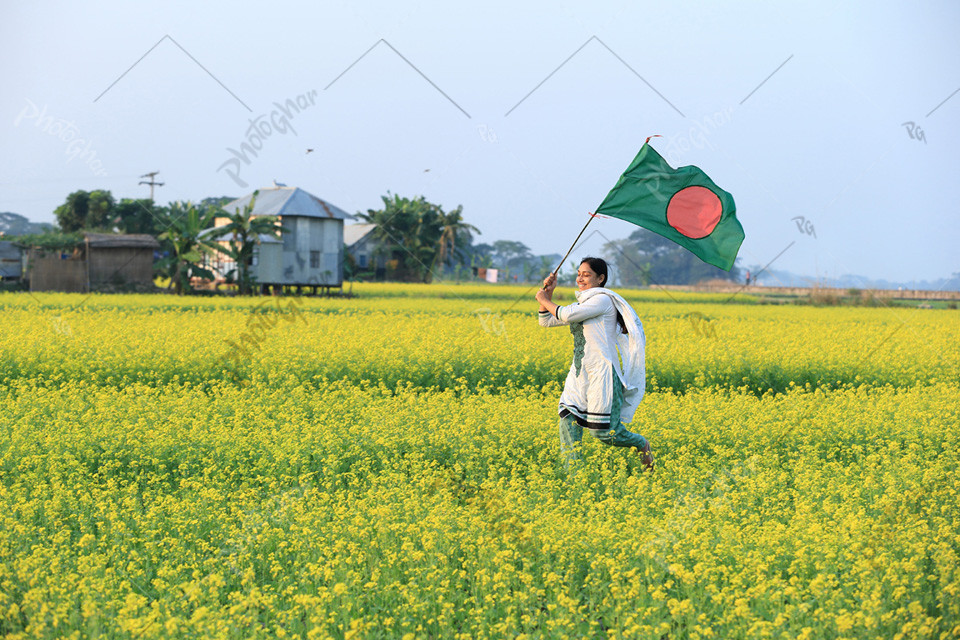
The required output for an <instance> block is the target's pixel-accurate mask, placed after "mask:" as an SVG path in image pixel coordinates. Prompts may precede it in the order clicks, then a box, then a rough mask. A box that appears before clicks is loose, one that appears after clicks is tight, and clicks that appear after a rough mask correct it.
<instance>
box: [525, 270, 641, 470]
mask: <svg viewBox="0 0 960 640" xmlns="http://www.w3.org/2000/svg"><path fill="white" fill-rule="evenodd" d="M606 283H607V263H606V262H605V261H603V260H602V259H600V258H584V259H583V261H582V262H581V263H580V268H579V269H578V270H577V292H576V297H577V302H576V303H575V304H571V305H565V306H558V305H556V304H554V302H553V299H552V298H553V291H554V289H556V287H557V276H556V274H551V275H550V276H548V277H547V279H546V280H544V281H543V289H541V290H540V291H538V292H537V296H536V298H537V301H538V302H539V303H540V326H542V327H560V326H569V327H570V333H572V334H573V363H572V364H571V365H570V371H569V372H568V373H567V380H566V382H565V383H564V386H563V393H562V394H561V395H560V445H561V448H562V449H563V452H564V454H565V456H566V458H567V463H568V464H569V462H570V461H571V460H576V459H577V458H579V457H580V456H579V451H578V448H579V444H580V441H581V440H582V438H583V430H584V429H586V430H587V431H588V432H589V433H590V435H592V436H593V437H594V438H597V439H598V440H600V441H601V442H603V443H605V444H608V445H612V446H615V447H635V448H636V449H637V450H638V451H640V452H641V454H642V455H643V466H644V468H645V469H647V470H653V454H652V453H651V451H650V442H649V441H648V440H647V439H646V438H644V437H643V436H641V435H639V434H637V433H632V432H630V431H628V430H627V428H626V427H625V426H623V422H622V421H626V422H630V421H631V420H632V419H633V414H634V413H635V412H636V410H637V406H638V405H639V404H640V400H642V399H643V392H644V387H645V384H646V369H645V363H644V348H645V346H646V340H645V338H644V335H643V325H642V324H641V323H640V318H639V317H637V314H636V312H635V311H634V310H633V308H632V307H631V306H630V305H629V304H628V303H627V301H626V300H624V299H623V298H622V297H620V296H619V295H618V294H616V293H614V292H613V291H610V290H609V289H606V288H604V285H605V284H606Z"/></svg>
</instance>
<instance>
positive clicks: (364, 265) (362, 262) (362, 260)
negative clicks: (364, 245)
mask: <svg viewBox="0 0 960 640" xmlns="http://www.w3.org/2000/svg"><path fill="white" fill-rule="evenodd" d="M359 257H360V268H361V269H366V268H367V254H365V253H361V254H360V256H359Z"/></svg>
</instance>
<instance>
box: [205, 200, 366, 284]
mask: <svg viewBox="0 0 960 640" xmlns="http://www.w3.org/2000/svg"><path fill="white" fill-rule="evenodd" d="M253 198H254V194H252V193H251V194H249V195H246V196H244V197H242V198H238V199H237V200H234V201H233V202H230V203H228V204H226V205H224V206H223V209H224V210H225V211H227V212H228V213H230V214H233V213H235V212H236V211H238V210H239V211H241V212H242V211H243V210H244V209H245V208H246V207H247V206H249V204H250V201H251V199H253ZM251 216H252V217H257V216H277V218H278V221H279V224H280V225H281V226H282V227H284V228H285V229H286V230H287V231H285V232H284V233H282V234H281V236H280V238H274V237H272V236H269V235H261V236H260V237H259V238H258V243H257V246H256V248H255V249H254V255H253V262H252V264H251V267H252V269H251V274H252V276H253V277H254V278H255V279H256V283H257V286H258V287H259V288H260V291H261V292H265V291H267V290H269V289H274V290H275V289H279V288H281V287H284V286H288V287H289V286H293V287H297V288H298V289H299V288H301V287H308V288H310V289H312V291H313V292H314V293H316V291H317V289H318V288H322V289H325V290H327V291H329V290H330V289H331V288H334V287H336V288H340V287H342V286H343V224H344V220H346V219H350V218H352V217H353V216H351V215H350V214H348V213H346V212H345V211H343V210H342V209H340V208H338V207H336V206H334V205H332V204H330V203H329V202H326V201H325V200H322V199H320V198H318V197H317V196H315V195H313V194H311V193H308V192H306V191H304V190H303V189H300V188H298V187H287V186H285V185H282V184H278V183H274V186H273V187H270V188H266V189H260V190H259V191H258V192H257V195H256V200H255V201H254V205H253V210H252V211H251ZM228 222H229V220H228V219H227V218H226V217H218V218H215V220H214V228H216V227H220V226H223V225H225V224H227V223H228ZM218 242H219V244H221V245H223V246H228V245H229V238H226V237H224V238H221V239H220V240H219V241H218ZM207 266H208V268H210V269H211V270H212V271H213V272H214V273H215V274H217V276H218V279H222V278H225V277H226V275H227V274H228V273H229V272H230V271H232V270H234V269H235V267H236V264H235V263H234V262H233V261H232V260H231V259H230V258H229V257H228V256H226V255H225V254H223V253H220V252H217V253H216V254H215V255H214V256H213V257H212V258H211V259H209V261H208V263H207Z"/></svg>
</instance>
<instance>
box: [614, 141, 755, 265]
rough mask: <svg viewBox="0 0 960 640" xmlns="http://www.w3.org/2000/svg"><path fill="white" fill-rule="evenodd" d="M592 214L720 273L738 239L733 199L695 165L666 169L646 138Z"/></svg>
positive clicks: (731, 257) (740, 229) (734, 251)
mask: <svg viewBox="0 0 960 640" xmlns="http://www.w3.org/2000/svg"><path fill="white" fill-rule="evenodd" d="M596 213H597V214H601V215H605V216H610V217H613V218H619V219H621V220H626V221H627V222H632V223H633V224H635V225H638V226H641V227H643V228H644V229H649V230H650V231H653V232H654V233H657V234H659V235H661V236H663V237H664V238H669V239H670V240H673V241H674V242H676V243H677V244H679V245H680V246H682V247H684V248H686V249H689V250H690V251H692V252H693V253H694V254H695V255H696V256H697V257H698V258H700V259H701V260H703V261H704V262H708V263H710V264H712V265H715V266H717V267H720V268H721V269H723V270H725V271H730V269H731V268H732V267H733V263H734V261H735V260H736V258H737V252H738V251H739V250H740V244H741V243H742V242H743V237H744V236H743V227H741V226H740V221H739V220H737V208H736V205H734V203H733V196H731V195H730V194H729V193H727V192H726V191H724V190H723V189H721V188H720V187H718V186H717V185H716V184H714V182H713V180H711V179H710V177H709V176H707V174H705V173H704V172H703V171H702V170H701V169H700V168H698V167H694V166H692V165H690V166H686V167H680V168H678V169H674V168H672V167H671V166H670V165H669V164H667V161H666V160H664V159H663V158H662V157H661V156H660V154H659V153H657V152H656V150H655V149H654V148H653V147H651V146H650V138H647V141H646V142H644V143H643V147H641V148H640V153H638V154H637V157H636V158H634V159H633V162H631V163H630V166H629V167H627V170H626V171H624V172H623V175H622V176H620V180H618V181H617V184H616V185H615V186H614V187H613V189H611V190H610V193H608V194H607V197H606V198H604V200H603V202H602V203H601V204H600V207H599V208H597V211H596Z"/></svg>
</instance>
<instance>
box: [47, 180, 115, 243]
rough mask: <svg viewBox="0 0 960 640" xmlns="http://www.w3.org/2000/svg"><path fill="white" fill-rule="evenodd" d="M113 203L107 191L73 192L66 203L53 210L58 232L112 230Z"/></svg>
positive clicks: (113, 219)
mask: <svg viewBox="0 0 960 640" xmlns="http://www.w3.org/2000/svg"><path fill="white" fill-rule="evenodd" d="M114 205H115V202H114V199H113V196H112V195H111V194H110V192H109V191H103V190H96V191H89V192H87V191H83V190H79V191H74V192H73V193H71V194H70V195H68V196H67V200H66V202H64V203H63V204H62V205H60V206H59V207H57V208H56V209H55V210H54V212H53V213H54V215H56V217H57V223H58V224H59V225H60V230H61V231H64V232H68V233H69V232H71V231H79V230H81V229H112V227H113V226H114V225H115V224H116V219H115V218H114V212H113V208H114Z"/></svg>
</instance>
